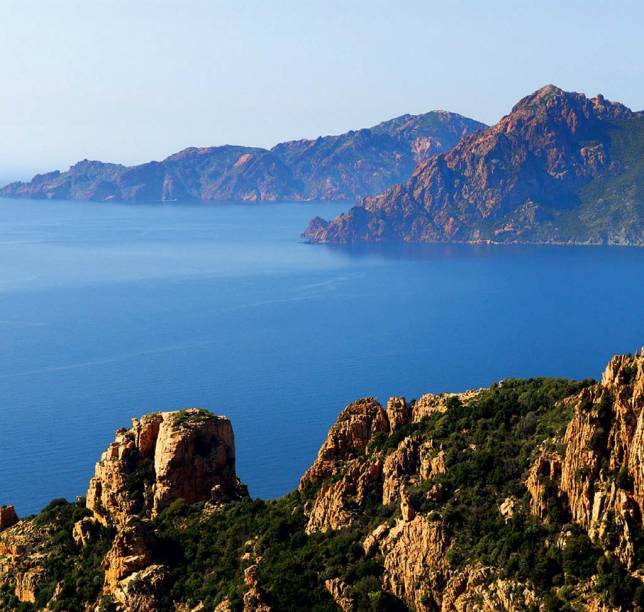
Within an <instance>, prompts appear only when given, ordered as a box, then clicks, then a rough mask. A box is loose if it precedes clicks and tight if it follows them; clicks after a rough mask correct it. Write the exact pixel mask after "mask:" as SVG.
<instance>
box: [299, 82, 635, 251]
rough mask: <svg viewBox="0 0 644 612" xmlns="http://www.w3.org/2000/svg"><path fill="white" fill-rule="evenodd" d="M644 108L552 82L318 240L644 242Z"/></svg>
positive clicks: (320, 227) (326, 228)
mask: <svg viewBox="0 0 644 612" xmlns="http://www.w3.org/2000/svg"><path fill="white" fill-rule="evenodd" d="M643 159H644V114H642V113H635V112H632V111H631V110H630V109H628V108H626V107H625V106H623V105H622V104H619V103H614V102H610V101H608V100H606V99H605V98H604V97H602V96H596V97H595V98H587V97H586V96H585V95H583V94H578V93H571V92H565V91H563V90H561V89H559V88H557V87H555V86H553V85H547V86H545V87H543V88H541V89H540V90H538V91H537V92H535V93H533V94H532V95H530V96H527V97H525V98H523V99H522V100H520V101H519V102H518V103H517V104H516V105H515V106H514V108H513V109H512V111H511V112H510V114H508V115H506V116H505V117H503V118H502V119H501V121H499V123H497V124H496V125H495V126H492V127H490V128H488V129H487V130H484V131H481V132H478V133H475V134H472V135H470V136H468V137H466V138H464V139H463V140H462V141H461V142H459V143H458V144H457V145H456V146H455V147H454V148H453V149H452V150H450V151H448V152H447V153H442V154H440V155H436V156H433V157H431V158H428V159H427V160H425V161H423V162H421V163H420V164H419V165H418V166H417V168H416V169H415V170H414V172H413V173H412V175H411V178H410V179H409V180H408V181H407V182H405V183H404V184H401V185H395V186H393V187H391V188H389V189H388V190H386V191H384V192H383V193H382V194H380V195H378V196H374V197H367V198H365V199H364V200H363V202H362V204H361V205H360V206H356V207H354V208H352V209H351V210H350V211H349V212H348V213H346V214H343V215H340V216H339V217H337V218H336V219H333V220H332V221H331V222H327V221H325V220H323V219H320V218H316V219H314V220H313V221H312V222H311V224H310V225H309V227H308V228H307V230H306V232H305V236H306V237H307V238H308V240H310V241H312V242H330V243H351V242H357V241H409V242H528V243H575V244H636V245H642V244H644V166H643V165H642V164H643V162H642V160H643Z"/></svg>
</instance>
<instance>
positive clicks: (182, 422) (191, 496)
mask: <svg viewBox="0 0 644 612" xmlns="http://www.w3.org/2000/svg"><path fill="white" fill-rule="evenodd" d="M215 487H216V493H217V496H218V500H219V501H222V500H229V499H237V498H238V497H239V496H240V495H245V491H244V489H243V487H242V486H241V485H240V483H239V479H238V478H237V475H236V473H235V442H234V437H233V430H232V426H231V424H230V421H229V420H228V419H227V418H226V417H219V416H214V415H212V414H210V413H208V412H206V411H202V410H199V409H196V408H195V409H190V410H183V411H178V412H161V413H154V414H150V415H146V416H145V417H143V418H142V419H141V420H140V421H138V420H136V419H134V420H133V421H132V428H131V429H129V430H125V429H120V430H119V431H117V433H116V439H115V441H114V442H112V443H111V444H110V446H109V447H108V449H107V450H106V451H105V452H104V453H103V455H102V456H101V459H100V461H99V462H98V463H97V464H96V471H95V475H94V477H93V478H92V480H91V481H90V485H89V488H88V491H87V507H88V508H89V509H90V510H91V511H92V512H93V514H94V516H95V517H96V518H97V519H98V520H99V521H101V523H103V524H104V525H107V524H110V523H112V524H119V523H122V522H123V521H125V520H127V518H128V517H130V516H133V515H136V514H149V515H150V516H155V515H156V514H158V512H159V511H161V510H162V509H163V508H165V507H166V506H168V505H169V504H170V503H172V502H173V501H174V500H176V499H184V500H185V501H186V502H187V503H194V502H196V501H207V500H209V499H210V496H211V493H212V490H213V488H215Z"/></svg>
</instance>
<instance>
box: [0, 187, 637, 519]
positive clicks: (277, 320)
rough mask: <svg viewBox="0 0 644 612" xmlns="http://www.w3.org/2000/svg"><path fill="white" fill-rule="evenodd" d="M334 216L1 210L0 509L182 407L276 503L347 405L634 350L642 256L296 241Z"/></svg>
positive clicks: (208, 208) (273, 209)
mask: <svg viewBox="0 0 644 612" xmlns="http://www.w3.org/2000/svg"><path fill="white" fill-rule="evenodd" d="M350 205H351V204H350V203H346V202H345V203H324V202H313V203H285V202H283V203H253V204H232V203H229V204H201V203H181V202H177V203H171V204H149V205H146V204H119V203H109V204H107V203H88V202H66V201H35V200H25V201H18V200H7V199H4V200H0V504H9V503H10V504H14V505H15V506H16V509H17V511H18V513H19V514H20V515H27V514H30V513H34V512H37V511H38V510H39V509H41V508H42V507H43V506H44V505H46V504H47V503H48V502H49V501H50V500H51V499H54V498H60V497H65V498H67V499H70V500H72V499H74V498H75V497H76V496H78V495H83V494H84V493H85V491H86V488H87V484H88V481H89V478H90V477H91V475H92V473H93V469H94V464H95V462H96V461H97V460H98V458H99V456H100V454H101V452H102V451H103V450H104V449H105V448H106V447H107V445H108V444H109V442H110V441H111V440H112V439H113V437H114V432H115V430H116V429H117V428H119V427H128V426H129V424H130V419H131V418H132V417H139V416H141V415H143V414H145V413H148V412H152V411H159V410H177V409H180V408H186V407H192V406H200V407H203V408H207V409H209V410H211V411H212V412H215V413H217V414H222V415H226V416H228V417H229V418H230V419H231V421H232V423H233V428H234V431H235V438H236V447H237V469H238V473H239V475H240V477H241V478H242V480H243V481H244V482H246V483H247V484H248V485H249V489H250V493H251V495H253V496H254V497H262V498H274V497H277V496H280V495H283V494H285V493H287V492H288V491H290V490H292V489H293V488H294V487H296V486H297V483H298V479H299V477H300V476H301V474H302V473H303V472H304V470H305V469H306V468H307V467H308V466H309V465H310V464H311V462H312V461H313V459H314V457H315V455H316V453H317V450H318V449H319V447H320V445H321V443H322V442H323V441H324V438H325V436H326V433H327V431H328V429H329V427H330V426H331V425H332V424H333V422H334V420H335V418H336V416H337V415H338V413H339V412H340V411H341V410H342V408H343V407H344V406H345V405H346V404H348V403H349V402H351V401H353V400H355V399H357V398H360V397H364V396H375V397H377V398H378V399H379V400H380V401H382V402H386V400H387V397H389V396H391V395H404V396H405V397H407V398H408V399H411V398H415V397H418V396H420V395H421V394H423V393H428V392H442V391H462V390H465V389H470V388H478V387H481V386H487V385H490V384H491V383H493V382H495V381H498V380H501V379H503V378H508V377H533V376H563V377H570V378H576V379H581V378H588V377H592V378H598V377H599V376H600V375H601V372H602V369H603V367H604V365H605V363H606V362H607V360H608V359H609V358H610V357H611V355H613V354H615V353H623V352H634V351H636V350H638V349H639V348H640V347H641V346H642V345H644V316H643V315H644V249H638V248H624V247H581V246H580V247H562V246H516V245H512V246H471V245H413V244H402V245H378V244H372V245H360V246H358V247H347V246H325V245H311V244H307V243H305V242H304V241H303V240H302V238H301V232H302V231H303V229H304V228H305V227H306V225H307V222H308V220H309V219H311V218H312V217H314V216H315V215H320V216H322V217H326V218H330V217H332V216H335V215H336V214H338V213H339V212H342V211H344V210H346V209H348V208H349V207H350Z"/></svg>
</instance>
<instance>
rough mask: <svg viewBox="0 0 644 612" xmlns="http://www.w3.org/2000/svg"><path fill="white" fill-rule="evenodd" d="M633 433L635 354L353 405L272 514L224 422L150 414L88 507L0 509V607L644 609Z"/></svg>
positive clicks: (122, 439)
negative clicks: (562, 374) (555, 372)
mask: <svg viewBox="0 0 644 612" xmlns="http://www.w3.org/2000/svg"><path fill="white" fill-rule="evenodd" d="M643 436H644V351H643V352H642V353H639V354H636V355H624V356H618V357H615V358H613V359H612V360H611V361H610V363H609V364H608V366H607V367H606V369H605V372H604V374H603V376H602V378H601V380H600V381H599V382H595V381H592V380H586V381H581V382H574V381H568V380H563V379H542V378H534V379H529V380H514V379H508V380H503V381H501V382H499V383H495V384H494V385H492V386H491V387H490V388H486V389H477V390H472V391H468V392H465V393H459V394H427V395H424V396H422V397H420V398H418V399H415V400H409V401H408V400H406V399H405V398H404V397H400V396H396V397H392V398H390V399H389V400H388V402H387V403H386V405H384V406H383V405H381V404H380V403H379V402H378V401H377V400H376V399H374V398H364V399H361V400H358V401H356V402H353V403H351V404H349V405H348V406H347V407H346V408H345V409H344V410H343V411H342V412H341V413H340V415H339V416H338V418H337V420H336V422H335V424H334V425H333V426H332V427H331V429H330V431H329V433H328V436H327V438H326V440H325V441H324V443H323V445H322V447H321V448H320V451H319V453H318V456H317V458H316V459H315V461H314V463H313V464H312V465H311V467H310V468H309V469H308V470H307V471H306V472H305V474H304V475H303V476H302V478H301V481H300V484H299V487H298V489H297V490H296V491H294V492H293V493H291V494H290V495H287V496H286V497H283V498H280V499H277V500H273V501H269V502H264V501H261V500H252V499H251V498H250V497H249V496H248V494H247V492H246V490H245V488H244V487H243V485H241V484H240V482H239V480H238V478H237V476H236V474H235V454H234V441H233V434H232V429H231V426H230V423H229V421H228V420H227V419H226V418H225V417H216V416H214V415H211V414H210V413H208V412H206V411H203V410H196V409H191V410H187V411H179V412H174V413H155V414H151V415H147V416H145V417H143V418H142V419H140V420H134V421H133V423H132V427H131V428H130V429H121V430H119V431H117V433H116V438H115V441H114V442H113V443H112V444H111V445H110V446H109V447H108V449H107V450H106V452H105V453H104V454H103V455H102V457H101V459H100V460H99V462H98V463H97V465H96V470H95V475H94V477H93V478H92V480H91V482H90V484H89V488H88V492H87V497H86V498H79V499H78V500H77V501H76V502H75V503H68V502H66V501H64V500H55V501H54V502H52V503H51V504H50V505H49V506H48V507H47V508H45V510H43V511H42V512H41V513H40V514H38V515H36V516H35V517H29V518H26V519H23V520H18V518H17V517H16V516H15V512H14V511H13V510H12V509H11V510H10V509H8V508H3V513H2V516H3V517H5V522H3V523H2V525H1V528H0V529H1V530H0V608H2V609H20V610H32V609H43V610H45V609H46V610H72V609H73V610H76V609H79V610H80V609H86V610H136V611H152V610H185V611H189V610H193V611H197V610H217V611H218V612H224V611H227V610H244V611H246V612H251V611H262V612H268V611H269V610H302V609H312V610H313V609H314V610H334V609H341V610H344V611H352V610H404V609H413V610H426V611H433V610H441V611H444V612H448V611H469V610H484V611H489V612H492V611H496V610H517V611H518V610H542V611H544V612H545V611H547V610H589V611H591V610H592V611H606V612H608V611H618V610H637V609H641V607H642V606H644V583H643V578H644V530H643V523H642V510H643V509H644V464H643V459H644V458H643V456H642V455H643V453H644V439H643Z"/></svg>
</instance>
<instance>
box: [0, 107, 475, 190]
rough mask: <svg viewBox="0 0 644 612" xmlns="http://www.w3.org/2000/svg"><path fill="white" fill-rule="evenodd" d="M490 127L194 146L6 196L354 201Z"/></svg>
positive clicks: (52, 178) (402, 126)
mask: <svg viewBox="0 0 644 612" xmlns="http://www.w3.org/2000/svg"><path fill="white" fill-rule="evenodd" d="M483 127H485V126H484V124H482V123H479V122H477V121H474V120H473V119H468V118H466V117H463V116H461V115H458V114H456V113H448V112H446V111H430V112H428V113H425V114H421V115H401V116H400V117H396V118H394V119H391V120H388V121H384V122H381V123H379V124H377V125H375V126H373V127H372V128H363V129H360V130H351V131H349V132H346V133H344V134H338V135H332V136H320V137H318V138H317V139H312V140H306V139H303V140H292V141H287V142H283V143H279V144H277V145H275V146H274V147H272V148H271V149H265V148H261V147H244V146H239V145H222V146H218V147H188V148H186V149H183V150H181V151H178V152H176V153H173V154H171V155H169V156H168V157H166V158H165V159H163V160H161V161H152V162H147V163H145V164H139V165H136V166H124V165H121V164H111V163H105V162H100V161H90V160H82V161H80V162H78V163H76V164H74V165H73V166H71V167H70V169H69V170H67V171H66V172H60V171H54V172H49V173H46V174H39V175H36V176H35V177H34V178H33V179H32V180H31V181H29V182H20V181H18V182H15V183H11V184H9V185H7V186H5V187H3V188H2V189H0V196H4V197H14V198H37V199H77V200H97V201H110V200H119V201H172V200H233V201H236V200H239V201H275V200H298V201H300V200H314V199H322V200H347V199H348V200H352V199H355V198H356V197H358V196H364V195H368V194H373V193H378V192H380V191H382V190H383V189H384V188H386V187H388V186H389V185H391V184H394V183H395V182H399V181H400V180H404V179H405V178H407V176H408V175H409V174H410V173H411V171H412V170H413V168H414V167H415V166H416V164H417V163H418V162H419V161H420V160H422V159H424V158H425V157H427V156H429V155H432V154H433V153H436V152H438V151H445V150H448V149H449V148H451V147H452V146H453V145H454V144H456V142H457V141H458V140H459V139H460V138H461V136H463V134H466V133H469V132H471V131H473V130H477V129H481V128H483Z"/></svg>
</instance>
